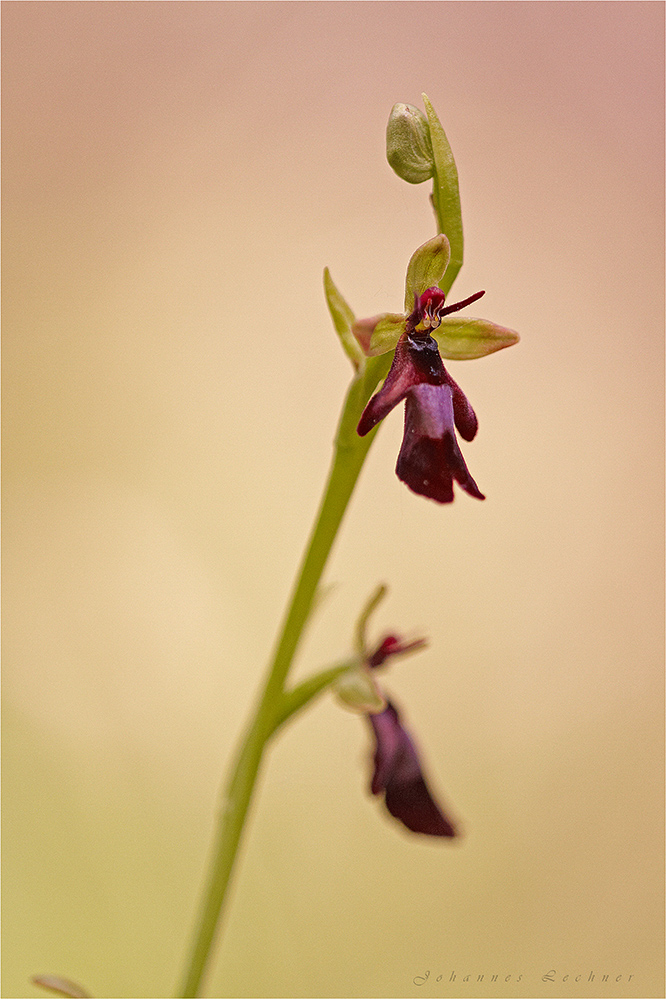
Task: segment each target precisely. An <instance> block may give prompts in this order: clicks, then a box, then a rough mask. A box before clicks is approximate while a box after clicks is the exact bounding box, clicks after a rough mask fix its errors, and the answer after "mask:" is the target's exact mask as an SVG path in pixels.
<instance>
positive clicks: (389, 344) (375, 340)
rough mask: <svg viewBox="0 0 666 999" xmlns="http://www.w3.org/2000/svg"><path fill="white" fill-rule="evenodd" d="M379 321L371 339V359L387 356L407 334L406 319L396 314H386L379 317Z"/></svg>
mask: <svg viewBox="0 0 666 999" xmlns="http://www.w3.org/2000/svg"><path fill="white" fill-rule="evenodd" d="M377 319H378V320H379V321H378V323H377V325H376V326H375V328H374V330H373V331H372V336H371V338H370V347H369V349H368V352H367V353H368V356H369V357H376V356H377V355H378V354H386V353H387V351H389V350H394V349H395V345H396V344H397V342H398V340H399V339H400V337H401V336H402V334H403V333H404V332H405V317H404V316H401V315H398V314H397V313H396V312H385V313H384V314H383V315H382V316H378V317H377Z"/></svg>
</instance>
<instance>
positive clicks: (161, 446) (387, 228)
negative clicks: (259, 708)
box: [3, 3, 663, 999]
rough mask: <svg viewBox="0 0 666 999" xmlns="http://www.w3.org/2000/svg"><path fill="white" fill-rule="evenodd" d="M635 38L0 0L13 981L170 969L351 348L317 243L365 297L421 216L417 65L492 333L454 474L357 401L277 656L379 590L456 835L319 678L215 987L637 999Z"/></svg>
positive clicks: (529, 11) (404, 691)
mask: <svg viewBox="0 0 666 999" xmlns="http://www.w3.org/2000/svg"><path fill="white" fill-rule="evenodd" d="M662 37H663V7H662V5H661V4H659V3H626V4H625V3H600V4H598V3H574V4H567V3H564V4H558V3H556V4H551V3H518V4H514V3H494V4H493V3H490V4H488V3H438V4H429V3H367V4H366V3H349V4H347V3H331V4H329V3H311V4H310V3H308V4H299V3H287V4H281V3H276V4H263V3H241V4H236V3H64V4H62V3H47V4H44V3H8V4H5V6H4V29H3V41H4V50H5V52H4V73H5V80H4V103H5V110H4V127H5V147H4V154H5V174H4V176H5V200H4V215H5V230H4V231H5V246H6V255H5V349H4V367H5V396H4V399H5V406H6V416H5V657H4V662H5V667H4V684H5V728H4V731H5V784H4V791H5V797H4V818H5V838H4V857H5V879H4V894H5V912H4V931H5V949H4V973H5V985H4V995H5V996H6V997H7V996H9V997H12V996H13V997H16V996H35V995H37V994H41V993H40V992H39V991H38V990H37V989H36V988H34V987H33V986H31V985H29V984H28V979H29V976H30V975H31V974H34V973H39V972H47V971H50V972H54V973H59V974H63V975H68V976H70V977H72V978H74V979H77V980H80V981H81V982H83V983H85V985H86V986H87V987H88V988H89V989H90V990H91V991H92V992H93V993H94V994H95V995H96V996H98V997H101V996H134V997H136V996H146V997H148V996H164V995H168V994H169V993H170V992H171V990H172V989H173V987H174V982H175V979H176V977H177V974H178V971H179V969H180V967H181V964H182V960H183V956H184V953H185V941H186V937H188V936H189V933H190V929H191V925H192V920H193V913H194V908H195V903H196V898H197V894H198V890H199V887H200V883H201V879H202V874H203V869H204V862H205V858H206V854H207V848H208V843H209V837H210V834H211V828H212V818H213V814H214V811H215V808H216V802H217V796H218V788H219V784H220V775H221V772H222V768H223V766H224V764H225V762H226V761H227V759H228V757H229V754H230V751H231V748H232V745H233V743H234V741H235V739H236V737H237V736H238V733H239V731H240V728H241V726H242V723H243V719H244V718H245V717H246V715H247V712H248V710H249V707H250V704H251V701H252V697H253V694H254V691H255V690H256V687H257V683H258V681H259V677H260V675H261V673H262V671H263V668H264V664H265V662H266V660H267V657H268V654H269V650H270V647H271V643H272V639H273V635H274V633H275V630H276V628H277V625H278V622H279V620H280V616H281V613H282V609H283V606H284V603H285V600H286V597H287V592H288V588H289V586H290V583H291V579H292V577H293V574H294V571H295V568H296V564H297V560H298V558H299V557H300V552H301V549H302V546H303V543H304V540H305V537H306V533H307V531H308V529H309V524H310V521H311V518H312V515H313V513H314V510H315V507H316V504H317V502H318V496H319V492H320V488H321V483H322V480H323V476H324V474H325V471H326V468H327V464H328V461H329V456H330V445H331V439H332V435H333V431H334V426H335V422H336V419H337V413H338V410H339V405H340V401H341V397H342V393H343V391H344V390H345V387H346V384H347V381H348V378H349V366H348V362H347V360H346V358H345V357H344V356H343V354H342V352H341V350H340V348H339V346H338V344H337V342H336V340H335V338H334V336H333V334H332V331H331V326H330V322H329V319H328V316H327V313H326V309H325V304H324V298H323V294H322V290H321V273H322V269H323V267H324V266H325V265H328V266H329V267H330V268H331V271H332V273H333V276H334V278H335V280H336V281H337V282H338V284H339V285H340V287H341V289H342V290H343V292H344V293H345V295H346V296H347V297H348V299H349V301H350V303H351V304H352V306H353V307H354V308H355V310H356V311H357V313H358V314H359V315H361V316H364V315H366V316H367V315H371V314H373V313H376V312H379V311H382V310H386V309H388V310H395V309H399V308H400V306H401V302H402V295H403V280H404V271H405V267H406V265H407V261H408V259H409V256H410V254H411V253H412V252H413V250H414V249H415V248H416V247H417V246H418V245H419V244H420V243H422V242H423V241H424V240H426V239H427V238H429V237H430V236H431V235H433V234H434V231H435V230H434V224H433V219H432V215H431V212H430V209H429V206H428V201H427V195H428V185H424V186H420V187H412V186H409V185H406V184H404V183H403V182H402V181H400V180H398V178H397V177H395V175H394V174H393V173H392V172H391V170H390V169H389V167H388V166H387V164H386V161H385V158H384V129H385V124H386V119H387V116H388V113H389V110H390V108H391V105H392V104H393V103H394V102H395V101H408V102H412V103H419V102H420V94H421V92H422V91H425V92H426V93H428V95H429V96H430V98H431V99H432V101H433V103H434V105H435V107H436V108H437V109H438V111H439V114H440V116H441V118H442V121H443V123H444V126H445V128H446V130H447V133H448V135H449V138H450V140H451V143H452V145H453V149H454V152H455V155H456V158H457V162H458V166H459V170H460V174H461V191H462V199H463V212H464V219H465V226H466V238H467V246H466V250H467V253H466V264H465V267H464V269H463V271H462V273H461V276H460V278H459V280H458V281H457V283H456V286H455V296H456V297H464V296H466V295H469V294H471V293H472V292H474V291H476V290H477V289H478V288H485V289H486V297H485V299H484V300H483V302H482V303H480V305H479V306H476V307H475V309H476V311H477V314H480V315H483V316H487V317H488V318H491V319H494V320H496V321H497V322H500V323H502V324H505V325H507V326H511V327H513V328H515V329H517V330H519V331H520V332H521V334H522V337H523V339H522V343H521V344H520V346H518V347H515V348H512V349H511V350H509V351H505V352H504V353H502V354H498V355H496V356H492V357H489V358H485V359H483V360H481V361H477V362H465V363H461V364H457V365H456V364H454V365H453V366H452V372H453V375H454V377H455V378H457V379H458V380H459V381H460V382H461V383H462V385H463V388H464V389H465V391H466V392H467V393H468V395H469V397H470V399H471V401H472V403H473V405H474V406H475V408H476V410H477V412H478V414H479V418H480V431H479V435H478V438H477V440H475V441H474V442H473V443H471V444H468V445H464V452H465V455H466V457H467V460H468V463H469V466H470V469H471V472H472V474H473V475H474V477H475V478H476V479H477V481H478V482H479V485H480V487H481V489H482V490H483V491H484V492H485V493H486V494H487V496H488V499H487V501H486V502H485V503H483V504H482V503H478V502H475V501H474V500H472V499H470V498H469V497H467V496H465V495H463V494H459V495H458V498H457V499H456V502H455V503H454V505H453V506H452V507H449V508H441V507H438V506H436V505H435V504H433V503H430V502H427V501H425V500H423V499H420V498H418V497H416V496H414V495H412V494H411V493H410V492H409V491H408V490H407V489H406V488H405V487H404V486H403V485H401V484H400V483H399V482H398V481H397V479H396V478H395V475H394V473H393V467H394V464H395V458H396V454H397V450H398V447H399V442H400V436H401V416H400V414H398V413H395V414H393V415H391V416H390V417H389V418H388V420H387V421H386V425H385V426H384V427H383V428H382V430H381V432H380V434H379V437H378V440H377V443H376V445H375V447H374V449H373V451H372V452H371V455H370V458H369V462H368V466H367V468H366V469H365V470H364V473H363V477H362V480H361V482H360V485H359V489H358V492H357V494H356V496H355V498H354V501H353V503H352V505H351V508H350V511H349V514H348V519H347V520H346V522H345V525H344V530H343V533H342V535H341V537H340V540H339V544H338V545H337V548H336V550H335V553H334V557H333V560H332V562H331V565H330V568H329V572H328V575H327V578H328V580H329V581H336V582H337V584H338V586H337V589H336V590H335V591H334V592H333V593H332V594H331V596H330V597H329V600H328V602H327V604H326V605H325V606H324V607H323V608H322V609H321V612H320V614H319V616H318V618H317V620H316V622H315V623H314V625H313V627H312V629H311V631H310V633H309V636H308V641H307V643H306V645H305V646H304V648H303V651H302V656H301V658H300V660H299V663H298V672H299V673H301V674H303V673H305V672H306V671H307V670H310V669H313V668H315V667H317V666H318V665H323V664H324V663H326V662H329V661H330V660H332V659H335V658H336V657H338V656H340V655H344V654H346V653H347V651H348V650H349V646H350V637H351V628H352V620H353V618H354V615H355V614H356V612H357V610H358V608H359V607H360V606H361V604H362V603H363V601H364V600H365V599H366V597H367V595H368V594H369V592H370V591H371V590H372V589H373V588H374V586H375V585H376V584H377V583H378V582H379V581H385V582H387V583H389V584H390V586H391V594H390V598H389V599H388V600H387V602H386V604H385V606H384V607H383V608H382V610H381V611H380V613H379V614H378V618H377V622H376V626H377V630H376V632H375V634H376V635H379V634H380V633H381V630H382V629H383V628H389V629H398V630H400V631H402V632H406V633H408V634H409V635H419V634H424V633H425V634H427V635H429V636H430V640H431V644H430V648H429V649H428V651H427V652H425V653H424V654H421V655H420V656H418V657H414V658H413V659H411V660H409V661H405V662H404V663H401V664H397V665H396V666H395V667H394V668H393V670H392V671H391V673H390V675H389V676H388V678H387V680H386V686H387V687H390V690H391V692H392V693H393V695H394V696H395V698H396V700H397V701H399V703H400V704H401V705H402V706H403V709H404V712H405V715H406V717H407V719H408V721H409V723H410V725H411V727H412V729H413V730H414V731H415V732H416V733H417V737H418V741H419V744H420V746H421V748H422V751H423V755H424V758H425V759H426V760H427V763H428V765H429V769H430V772H431V774H432V779H433V783H434V785H435V786H436V787H437V789H438V792H439V793H440V794H441V795H442V796H443V798H444V799H445V800H446V801H447V802H448V803H449V804H450V807H451V810H452V811H453V812H454V813H455V814H456V816H458V817H459V818H460V820H461V822H462V823H463V825H464V828H465V831H466V836H465V838H464V840H463V842H462V843H461V844H460V845H459V846H453V847H452V846H450V845H449V844H446V843H439V842H436V843H433V842H429V841H423V840H420V839H416V838H410V837H409V836H407V835H403V834H402V833H401V830H400V828H399V827H398V826H397V825H396V824H395V823H392V822H391V821H389V820H388V819H387V818H386V816H385V813H384V811H383V808H382V806H381V804H380V803H379V802H377V801H374V800H371V799H370V798H369V797H368V795H367V792H366V788H367V782H368V779H369V769H368V764H367V757H368V753H369V749H370V747H369V740H368V736H367V732H366V731H365V728H364V726H363V724H362V723H361V721H359V720H358V719H357V718H355V717H354V716H352V715H350V714H347V713H345V712H343V711H341V710H339V709H338V707H337V706H335V705H334V704H333V703H332V702H330V701H328V700H327V701H325V702H322V703H321V704H319V705H318V706H317V708H316V709H315V710H313V711H312V712H311V713H310V714H308V715H307V717H305V718H304V719H303V720H302V721H301V722H300V723H299V724H298V725H297V726H295V727H294V728H293V730H291V731H289V732H288V733H286V734H285V736H284V738H283V739H282V740H281V741H280V742H279V744H278V745H277V746H276V748H275V751H274V752H273V754H272V756H271V758H270V761H269V765H268V767H267V769H266V772H265V774H264V779H263V781H262V786H261V794H260V797H259V800H258V807H257V808H256V809H255V811H254V813H253V821H252V825H251V829H250V834H249V836H248V838H247V841H246V844H245V851H244V854H243V858H242V863H241V865H240V869H239V875H240V876H239V878H238V881H237V883H236V891H235V894H234V899H233V905H232V907H231V910H230V912H229V919H228V925H227V930H228V932H227V936H226V938H225V942H224V946H223V948H222V950H221V953H220V955H219V960H218V961H217V963H216V966H215V973H214V979H213V980H212V982H211V984H210V993H209V994H211V995H216V996H293V997H299V996H310V997H323V996H348V997H356V996H358V997H362V996H367V997H371V996H372V997H375V996H388V997H394V996H396V997H400V996H412V995H418V996H424V997H430V999H432V997H442V996H447V997H448V996H451V997H459V996H460V997H467V996H501V997H507V996H508V997H511V996H548V997H550V996H565V997H577V996H584V997H588V996H597V995H598V996H603V997H604V999H605V997H606V996H608V997H610V999H615V997H625V996H626V997H628V996H660V995H663V981H662V974H661V941H662V932H661V912H662V906H661V884H662V875H661V857H662V849H661V831H660V830H661V796H662V795H661V788H662V763H661V761H662V754H661V733H662V722H661V715H662V696H661V648H662V646H661V617H662V614H661V608H662V597H661V595H662V589H661V503H660V493H661V481H662V479H661V474H662V472H661V385H662V372H661V358H662V352H661V339H662V322H663V315H662V305H661V298H662V217H663V216H662V141H663V129H662V114H661V111H662V75H661V74H662ZM551 969H553V970H555V971H556V973H557V976H558V981H557V982H555V983H542V982H541V976H542V975H544V974H545V973H546V972H548V971H550V970H551ZM426 970H430V972H431V978H430V980H429V981H428V982H427V983H426V985H425V986H420V987H419V986H416V985H414V984H413V979H414V978H415V976H418V975H423V974H425V972H426ZM590 972H593V973H595V975H596V983H595V984H589V983H588V981H587V979H588V976H589V974H590ZM452 973H455V975H456V980H455V982H450V980H449V979H450V976H451V974H452ZM468 974H471V975H472V976H473V979H472V980H471V981H469V982H464V981H463V977H464V976H465V975H468ZM480 974H485V975H486V981H487V978H488V976H490V975H492V974H498V975H500V976H501V979H500V981H499V982H498V983H495V984H494V985H490V986H489V985H487V984H475V980H476V977H477V976H478V975H480ZM520 974H522V976H523V978H522V981H521V982H520V983H518V984H514V981H515V979H516V978H517V976H518V975H520ZM566 974H569V975H570V976H571V977H570V978H569V979H568V980H567V981H566V982H562V981H561V978H562V977H563V976H564V975H566ZM579 974H582V975H583V976H584V977H583V979H581V983H579V984H576V983H575V981H574V979H575V976H576V975H579ZM602 974H608V975H610V976H612V980H609V982H607V983H606V984H600V982H599V979H600V977H601V975H602ZM630 974H632V975H633V976H634V978H633V980H632V981H631V982H628V981H627V979H628V976H629V975H630ZM439 975H442V976H443V978H442V981H441V982H437V981H436V978H437V976H439ZM507 975H512V976H513V978H512V980H511V981H510V982H508V983H507V982H505V981H504V978H505V976H507ZM618 975H622V976H623V977H622V979H621V980H620V982H619V983H618V982H616V981H615V978H616V977H617V976H618Z"/></svg>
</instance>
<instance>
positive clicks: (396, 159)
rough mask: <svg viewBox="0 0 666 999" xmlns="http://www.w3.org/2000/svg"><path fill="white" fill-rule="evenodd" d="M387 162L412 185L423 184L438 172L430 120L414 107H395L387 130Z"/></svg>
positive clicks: (400, 105) (396, 105)
mask: <svg viewBox="0 0 666 999" xmlns="http://www.w3.org/2000/svg"><path fill="white" fill-rule="evenodd" d="M386 158H387V159H388V161H389V163H390V165H391V167H392V168H393V169H394V170H395V172H396V173H397V175H398V177H402V179H403V180H406V181H407V182H408V183H409V184H421V183H423V181H424V180H428V179H429V178H430V177H432V175H433V173H434V172H435V160H434V157H433V153H432V144H431V142H430V128H429V126H428V119H427V118H426V116H425V115H424V114H423V112H422V111H419V109H418V108H416V107H414V105H413V104H394V105H393V109H392V111H391V114H390V115H389V120H388V125H387V127H386Z"/></svg>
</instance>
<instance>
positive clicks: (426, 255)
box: [405, 235, 451, 315]
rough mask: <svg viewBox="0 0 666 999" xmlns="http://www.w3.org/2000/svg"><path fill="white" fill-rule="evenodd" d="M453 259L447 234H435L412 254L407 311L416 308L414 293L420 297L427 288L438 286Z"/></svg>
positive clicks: (406, 302) (408, 268) (407, 286)
mask: <svg viewBox="0 0 666 999" xmlns="http://www.w3.org/2000/svg"><path fill="white" fill-rule="evenodd" d="M450 259H451V247H450V245H449V241H448V239H447V238H446V236H442V235H439V236H433V238H432V239H429V240H428V242H427V243H424V244H423V246H419V248H418V250H416V251H415V253H413V254H412V259H411V260H410V261H409V265H408V267H407V278H406V280H405V312H406V313H407V315H409V313H410V312H411V311H412V310H413V308H414V295H418V296H419V297H420V296H421V295H422V294H423V292H424V291H425V290H426V289H427V288H434V287H436V286H437V285H438V284H439V283H440V281H441V280H442V277H443V276H444V271H445V270H446V268H447V267H448V265H449V260H450Z"/></svg>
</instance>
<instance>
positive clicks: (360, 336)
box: [351, 235, 519, 503]
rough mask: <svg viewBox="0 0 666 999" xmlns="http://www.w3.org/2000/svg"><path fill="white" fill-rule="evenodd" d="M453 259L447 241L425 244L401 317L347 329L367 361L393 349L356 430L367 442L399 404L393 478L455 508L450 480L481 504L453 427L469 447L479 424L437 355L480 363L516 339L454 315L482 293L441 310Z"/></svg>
mask: <svg viewBox="0 0 666 999" xmlns="http://www.w3.org/2000/svg"><path fill="white" fill-rule="evenodd" d="M450 256H451V250H450V247H449V241H448V240H447V238H446V236H443V235H439V236H435V238H434V239H431V240H429V241H428V242H427V243H424V244H423V246H421V247H419V249H418V250H417V251H416V253H414V255H413V256H412V259H411V260H410V262H409V267H408V268H407V280H406V287H405V313H404V314H403V315H396V314H392V313H384V314H383V315H380V316H375V317H373V318H372V319H366V320H360V321H357V322H355V323H354V324H353V326H352V327H351V329H352V332H353V333H354V335H355V336H356V339H357V341H358V343H359V344H360V346H361V348H362V350H363V352H364V354H365V355H366V356H374V355H377V354H382V353H386V352H387V351H389V350H392V349H395V355H394V358H393V363H392V365H391V369H390V371H389V373H388V375H387V377H386V379H385V381H384V384H383V386H382V387H381V389H380V390H379V392H377V394H376V395H374V396H373V398H372V399H371V400H370V402H369V403H368V404H367V406H366V407H365V409H364V411H363V414H362V416H361V419H360V421H359V424H358V427H357V431H358V433H359V435H360V436H361V437H363V436H365V434H367V433H369V432H370V431H371V430H372V429H373V427H375V426H376V425H377V424H378V423H379V422H380V420H383V419H384V417H385V416H386V415H387V414H388V413H390V411H391V410H392V409H394V407H395V406H397V405H398V403H400V402H402V401H403V399H404V400H405V401H406V405H405V431H404V436H403V441H402V447H401V448H400V453H399V455H398V463H397V465H396V473H397V475H398V478H399V479H401V480H402V481H403V482H404V483H405V484H406V485H407V486H408V487H409V488H410V489H411V490H412V491H413V492H415V493H419V494H420V495H422V496H427V497H429V498H430V499H433V500H436V501H437V502H438V503H450V502H452V500H453V482H454V480H455V481H456V482H457V483H458V484H459V485H460V486H461V488H462V489H464V490H465V492H467V493H469V495H470V496H475V497H476V498H477V499H484V496H483V494H482V493H481V492H480V490H479V487H478V486H477V484H476V482H475V481H474V479H473V478H472V476H471V475H470V473H469V470H468V468H467V465H466V464H465V459H464V458H463V456H462V453H461V451H460V448H459V446H458V442H457V440H456V435H455V431H456V429H457V430H458V433H459V434H460V436H461V437H462V438H463V439H464V440H466V441H471V440H472V439H473V437H474V436H475V434H476V431H477V429H478V421H477V419H476V415H475V413H474V410H473V409H472V407H471V405H470V403H469V402H468V400H467V398H466V396H465V394H464V393H463V391H462V389H461V388H460V387H459V386H458V385H457V384H456V382H455V381H454V380H453V378H451V376H450V375H449V373H448V371H447V370H446V368H445V367H444V365H443V363H442V357H445V358H447V359H453V360H468V359H471V358H477V357H485V355H486V354H492V353H493V352H494V351H497V350H501V349H502V348H503V347H509V346H511V344H514V343H517V342H518V339H519V337H518V334H517V333H515V332H514V331H513V330H510V329H507V328H506V327H505V326H498V325H497V324H496V323H491V322H489V321H488V320H486V319H473V318H470V317H468V316H462V317H461V316H455V317H454V316H453V315H452V313H454V312H458V311H459V310H460V309H463V308H465V306H467V305H471V304H472V302H476V301H477V300H478V299H479V298H481V296H482V295H483V294H484V292H483V291H479V292H477V293H476V294H474V295H471V296H470V297H469V298H466V299H465V300H464V301H462V302H456V303H455V304H454V305H445V298H444V292H443V291H441V290H440V288H439V287H438V286H437V285H438V283H439V282H441V280H442V277H443V275H444V273H445V271H446V268H447V266H448V263H449V259H450Z"/></svg>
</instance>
